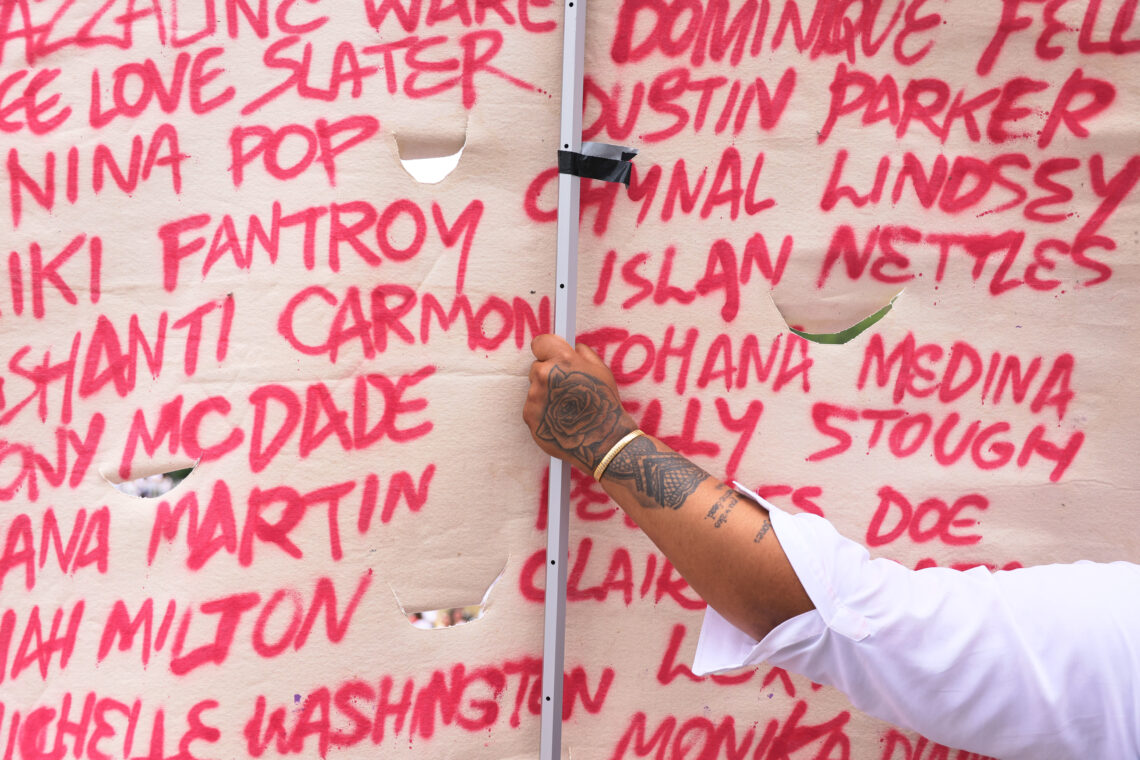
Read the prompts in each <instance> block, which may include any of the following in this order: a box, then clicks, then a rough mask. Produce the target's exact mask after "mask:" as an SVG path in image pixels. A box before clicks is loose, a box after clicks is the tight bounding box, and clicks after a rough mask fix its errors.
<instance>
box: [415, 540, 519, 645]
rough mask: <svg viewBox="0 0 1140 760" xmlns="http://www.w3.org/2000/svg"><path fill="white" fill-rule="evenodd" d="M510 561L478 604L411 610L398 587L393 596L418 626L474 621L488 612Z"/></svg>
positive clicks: (446, 626)
mask: <svg viewBox="0 0 1140 760" xmlns="http://www.w3.org/2000/svg"><path fill="white" fill-rule="evenodd" d="M509 562H510V557H508V558H507V563H504V565H503V569H502V570H501V571H499V574H498V575H496V576H495V579H494V580H493V581H491V585H490V586H488V587H487V590H486V591H485V592H483V598H482V599H481V600H480V601H479V603H478V604H466V605H458V606H455V607H442V608H439V609H424V610H410V609H407V608H405V607H404V605H403V604H401V603H400V598H399V597H398V596H397V595H396V589H392V596H395V597H396V604H398V605H400V611H401V612H402V613H403V614H404V617H406V618H407V620H408V622H409V623H411V624H412V625H413V626H414V627H416V628H422V629H424V630H432V629H438V628H453V627H455V626H457V625H463V624H464V623H472V622H474V621H476V620H479V619H481V618H482V617H483V615H484V614H485V613H486V612H487V604H488V602H489V600H490V598H491V591H492V589H494V588H495V586H496V584H498V582H499V581H500V580H502V578H503V574H504V573H506V571H507V564H509Z"/></svg>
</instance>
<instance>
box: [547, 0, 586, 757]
mask: <svg viewBox="0 0 1140 760" xmlns="http://www.w3.org/2000/svg"><path fill="white" fill-rule="evenodd" d="M563 3H564V8H563V10H564V16H563V23H562V123H561V129H560V130H559V144H558V147H559V148H561V149H562V150H570V151H575V152H577V151H579V150H581V147H582V74H583V69H584V59H585V37H586V4H585V0H563ZM579 192H580V181H579V179H578V177H576V176H573V175H571V174H559V175H558V258H557V260H556V264H555V283H554V286H555V298H554V331H555V332H556V333H557V334H558V335H560V336H562V337H563V338H565V339H566V340H567V341H568V342H570V343H571V344H573V343H574V341H575V338H576V334H577V333H576V328H575V321H576V316H577V310H576V305H575V300H576V298H577V294H578V202H579ZM546 505H547V521H546V524H547V534H546V611H545V622H544V631H543V642H542V734H541V742H542V745H541V752H540V754H539V757H540V758H541V760H561V757H562V674H563V654H564V652H565V639H566V565H567V560H568V557H569V552H568V550H567V533H568V531H569V522H570V519H569V515H570V465H569V464H567V463H565V462H563V461H562V460H561V459H555V458H554V457H551V459H550V484H549V488H548V490H547V501H546Z"/></svg>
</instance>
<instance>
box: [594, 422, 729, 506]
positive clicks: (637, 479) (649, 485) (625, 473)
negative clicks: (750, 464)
mask: <svg viewBox="0 0 1140 760" xmlns="http://www.w3.org/2000/svg"><path fill="white" fill-rule="evenodd" d="M606 474H607V475H610V476H611V477H613V478H615V479H618V480H626V481H632V483H631V485H632V487H633V490H634V492H635V493H636V494H637V497H638V501H640V502H641V504H642V506H644V507H647V508H649V509H653V508H659V507H666V508H668V509H680V508H681V505H682V504H684V503H685V500H686V499H688V498H689V497H690V496H692V495H693V494H694V493H695V492H696V490H697V488H698V486H700V484H701V483H703V482H704V481H705V480H706V479H707V478H709V477H711V476H710V475H709V474H708V473H707V472H705V471H704V470H702V469H701V468H700V467H697V466H696V465H695V464H693V463H692V462H690V461H689V460H688V459H686V458H685V457H683V456H681V455H680V454H678V453H676V452H674V451H658V450H657V446H656V445H654V443H653V442H652V441H651V440H649V439H648V438H645V437H642V438H635V439H634V440H633V441H631V442H630V443H629V445H627V446H626V447H625V448H624V449H622V450H621V453H620V454H618V455H617V456H616V457H615V458H614V460H613V461H612V462H610V466H609V469H608V470H607V472H606Z"/></svg>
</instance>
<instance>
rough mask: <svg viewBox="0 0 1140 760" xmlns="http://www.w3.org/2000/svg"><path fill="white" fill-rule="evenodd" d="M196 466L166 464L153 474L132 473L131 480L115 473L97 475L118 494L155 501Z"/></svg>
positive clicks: (174, 486) (193, 463) (103, 472)
mask: <svg viewBox="0 0 1140 760" xmlns="http://www.w3.org/2000/svg"><path fill="white" fill-rule="evenodd" d="M197 466H198V462H197V461H193V462H187V463H183V464H167V465H163V467H162V468H160V469H159V470H157V471H154V472H149V473H141V474H140V473H133V474H134V475H135V477H133V478H120V477H118V472H117V471H103V470H100V472H99V474H100V475H102V476H103V479H104V480H106V481H107V482H108V483H109V484H111V486H112V487H114V488H115V490H117V491H119V492H120V493H125V494H127V495H128V496H136V497H138V498H140V499H157V498H159V497H160V496H165V495H166V494H168V493H170V492H171V491H172V490H174V489H175V488H176V487H177V486H178V485H179V484H180V483H181V482H182V481H184V480H186V478H188V477H190V474H191V473H192V472H194V468H196V467H197Z"/></svg>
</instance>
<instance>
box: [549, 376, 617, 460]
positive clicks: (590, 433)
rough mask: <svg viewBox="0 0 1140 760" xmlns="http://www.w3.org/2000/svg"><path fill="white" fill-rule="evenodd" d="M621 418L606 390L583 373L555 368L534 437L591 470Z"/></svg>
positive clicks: (595, 380)
mask: <svg viewBox="0 0 1140 760" xmlns="http://www.w3.org/2000/svg"><path fill="white" fill-rule="evenodd" d="M621 415H622V411H621V403H620V402H619V401H618V398H617V396H616V395H615V394H614V392H613V391H612V390H610V388H609V386H607V385H606V384H604V383H602V382H599V381H598V380H597V379H595V378H593V377H591V376H590V375H587V374H585V373H584V372H566V371H565V370H563V369H562V368H561V367H557V366H556V367H554V368H553V369H551V370H550V376H549V378H548V380H547V396H546V408H545V409H544V410H543V414H542V421H541V422H540V423H539V425H538V429H537V430H536V431H535V435H537V436H538V437H539V438H540V439H542V440H544V441H549V442H550V443H553V444H554V445H556V446H558V448H560V449H562V450H563V451H565V452H567V453H569V454H573V455H574V456H575V457H577V458H578V459H579V460H581V461H582V462H583V463H584V464H585V465H586V466H587V467H591V468H593V467H595V466H597V463H598V461H599V460H600V459H601V458H602V456H603V455H604V453H605V452H604V451H599V450H598V449H600V448H601V447H602V446H604V445H605V443H606V442H607V440H608V439H609V438H610V436H611V435H612V434H613V432H614V428H615V427H617V424H618V421H619V420H620V419H621Z"/></svg>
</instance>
